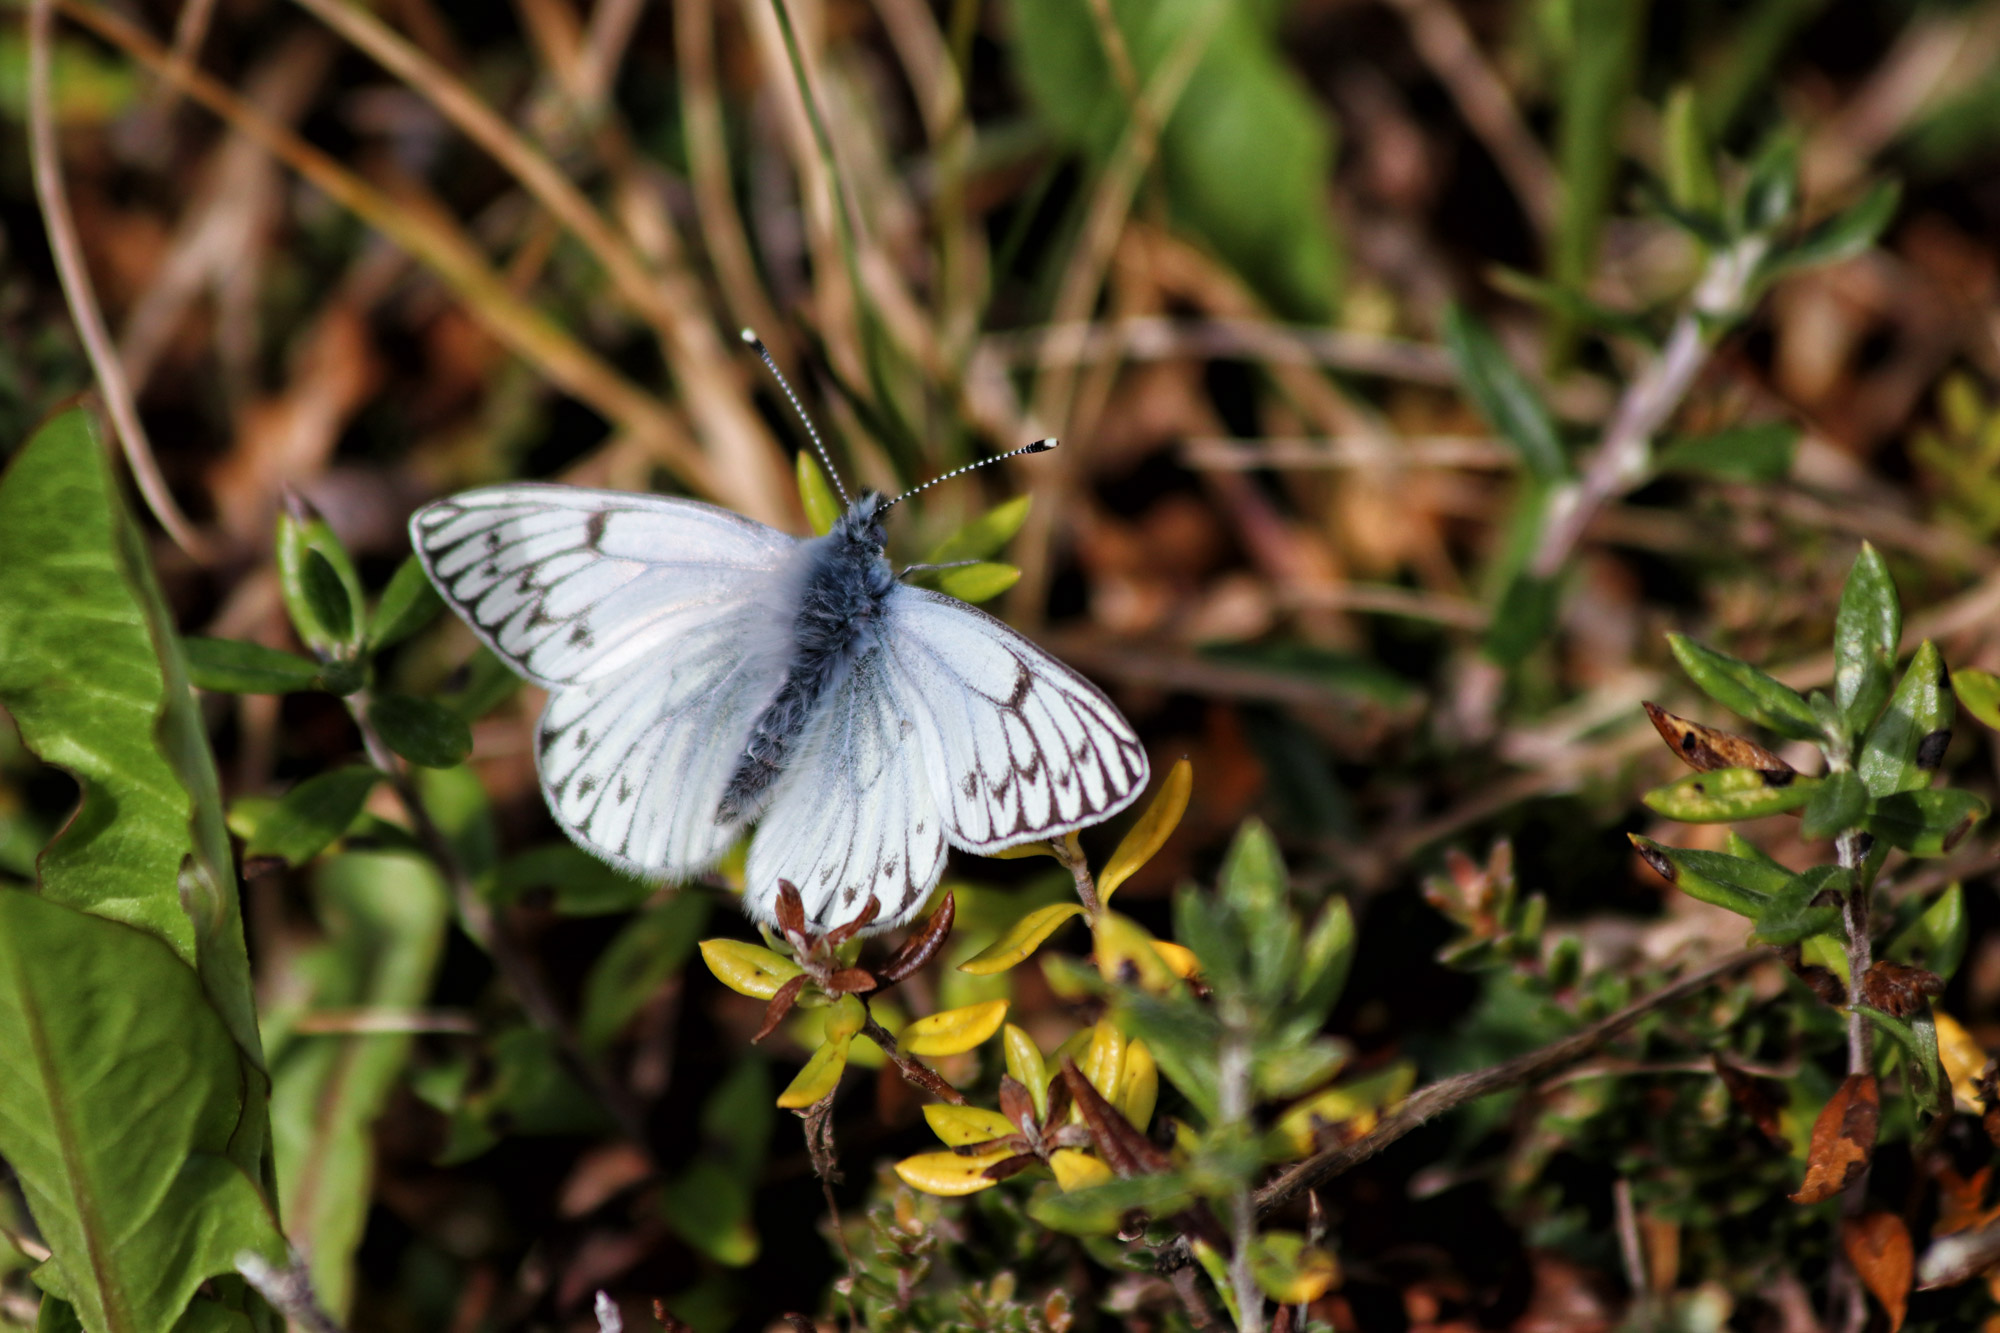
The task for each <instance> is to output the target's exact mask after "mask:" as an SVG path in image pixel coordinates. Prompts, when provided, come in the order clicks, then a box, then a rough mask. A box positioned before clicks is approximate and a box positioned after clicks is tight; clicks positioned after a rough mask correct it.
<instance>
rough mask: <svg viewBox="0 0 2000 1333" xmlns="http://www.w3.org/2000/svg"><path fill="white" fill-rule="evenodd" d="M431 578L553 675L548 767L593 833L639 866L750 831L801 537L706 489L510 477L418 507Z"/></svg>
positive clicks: (461, 608) (669, 867) (559, 795)
mask: <svg viewBox="0 0 2000 1333" xmlns="http://www.w3.org/2000/svg"><path fill="white" fill-rule="evenodd" d="M410 526H411V535H412V538H413V540H414V542H415V544H416V548H417V551H418V553H419V555H420V556H421V558H422V559H423V561H424V564H425V567H426V569H427V570H428V571H429V572H430V575H431V578H432V581H433V582H434V583H435V584H436V585H437V586H438V588H439V589H440V590H441V591H442V592H443V593H444V595H445V596H446V598H447V599H448V600H449V601H450V602H451V603H452V605H453V607H454V608H455V609H456V610H457V611H458V612H459V614H460V615H461V616H463V617H464V618H465V620H466V621H467V623H469V624H470V625H471V626H472V628H473V629H474V631H475V632H477V633H478V635H479V637H480V638H481V639H483V640H484V641H485V642H486V643H487V645H488V646H489V647H491V648H492V649H493V650H494V651H495V652H496V653H498V654H500V656H501V657H503V658H505V659H506V660H507V661H508V663H509V664H510V665H511V666H513V667H514V668H515V669H516V670H518V671H520V672H521V673H522V674H523V675H526V676H527V677H528V678H529V679H531V680H533V681H535V682H536V683H537V684H540V685H543V686H545V687H546V688H547V689H548V690H549V702H548V707H547V709H546V710H545V711H544V713H543V715H542V721H541V726H540V728H539V731H538V733H537V750H538V753H537V758H538V760H539V763H538V765H537V767H538V768H539V770H540V773H541V778H542V788H543V792H544V794H545V795H546V796H547V798H548V802H549V808H550V810H551V811H553V812H554V814H555V816H556V819H557V822H559V823H560V824H561V825H562V826H563V828H564V830H565V831H566V832H568V833H569V834H570V836H571V837H573V838H575V839H576V840H577V841H578V842H580V843H581V844H583V845H584V846H585V847H587V848H589V849H590V850H591V851H593V852H596V853H597V854H598V855H600V856H602V857H604V858H605V859H606V860H609V861H611V862H612V863H613V864H615V865H618V866H619V867H620V868H622V869H625V870H627V871H629V872H631V873H633V874H637V875H641V876H644V877H647V878H655V879H657V878H670V879H671V878H681V877H684V876H686V875H688V874H691V873H694V872H697V871H700V870H703V869H706V868H707V867H708V866H710V865H713V864H714V863H715V861H716V860H717V859H718V858H720V857H721V855H722V854H723V852H725V851H726V850H727V849H728V847H729V844H730V843H731V842H733V841H734V840H735V838H736V837H737V835H738V834H739V833H740V832H741V829H742V821H741V820H737V821H728V822H725V821H720V820H718V819H717V818H716V810H717V808H718V806H719V804H720V801H721V796H722V791H723V788H724V786H725V785H726V784H727V782H728V779H729V773H730V770H731V767H732V766H733V764H734V762H735V756H736V753H737V752H738V751H739V750H740V748H741V744H742V740H743V738H744V737H745V736H746V735H747V734H748V731H749V728H750V724H751V721H752V720H753V719H754V718H755V717H756V715H757V713H758V711H759V710H760V709H762V708H763V707H764V705H765V704H766V703H768V702H769V700H770V698H771V695H772V694H773V693H774V692H775V691H776V688H777V683H778V679H779V676H780V675H781V673H782V671H783V666H784V660H783V657H782V655H775V656H774V655H773V653H772V651H771V644H772V642H773V630H772V621H773V617H774V616H775V615H776V614H777V613H776V612H775V611H774V610H773V607H772V602H773V599H774V597H775V596H776V594H775V591H774V586H773V585H774V583H775V581H776V579H777V571H778V569H779V568H780V566H781V565H782V563H783V561H784V560H785V558H786V557H787V556H788V555H789V554H791V552H792V551H793V549H794V548H795V546H796V543H795V541H794V539H793V538H790V537H787V536H785V535H784V534H783V533H779V532H776V531H774V530H772V529H769V528H766V527H763V526H762V525H761V524H757V523H753V522H751V521H750V520H748V519H745V518H742V517H739V516H738V515H735V514H732V513H730V512H729V511H727V510H723V509H717V508H714V507H713V506H710V505H704V504H699V503H696V502H694V501H687V500H676V499H668V498H664V497H657V496H643V495H628V494H624V493H619V492H608V491H588V490H580V489H578V488H575V487H568V486H534V485H522V486H501V487H494V488H491V489H488V490H480V491H472V492H469V493H467V494H464V495H459V496H454V497H452V498H451V499H448V500H441V501H439V502H437V503H436V504H433V505H431V506H429V507H427V508H425V509H423V510H420V511H419V512H418V513H417V515H416V517H415V518H414V519H412V520H411V525H410Z"/></svg>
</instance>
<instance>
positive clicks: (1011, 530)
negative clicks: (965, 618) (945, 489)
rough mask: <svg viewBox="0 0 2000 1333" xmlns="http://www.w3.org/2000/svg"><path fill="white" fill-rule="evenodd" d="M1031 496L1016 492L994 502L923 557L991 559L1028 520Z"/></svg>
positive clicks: (932, 561) (930, 561)
mask: <svg viewBox="0 0 2000 1333" xmlns="http://www.w3.org/2000/svg"><path fill="white" fill-rule="evenodd" d="M1031 499H1032V497H1031V496H1026V495H1017V496H1015V497H1014V498H1013V499H1011V500H1009V501H1007V502H1006V503H1004V504H998V505H995V506H994V507H993V508H991V509H989V510H987V511H986V512H985V513H983V514H981V515H980V516H979V517H978V518H975V519H973V520H972V521H971V522H970V523H968V524H966V525H965V526H964V527H962V528H960V529H959V530H958V531H957V532H954V533H952V534H951V536H949V537H946V538H945V539H944V540H943V541H941V542H939V543H938V544H937V545H936V546H933V547H932V548H931V553H930V554H929V555H927V556H925V557H924V563H925V564H927V565H948V564H951V563H952V562H953V561H956V560H990V559H992V558H993V557H994V556H996V555H998V554H1000V552H1001V551H1002V550H1004V549H1005V548H1006V546H1007V543H1008V542H1010V541H1013V540H1014V534H1015V533H1017V532H1019V531H1020V530H1021V525H1022V524H1023V523H1026V522H1027V521H1028V506H1029V503H1030V501H1031ZM953 595H954V596H956V595H957V594H953ZM967 600H970V599H969V598H968V599H967Z"/></svg>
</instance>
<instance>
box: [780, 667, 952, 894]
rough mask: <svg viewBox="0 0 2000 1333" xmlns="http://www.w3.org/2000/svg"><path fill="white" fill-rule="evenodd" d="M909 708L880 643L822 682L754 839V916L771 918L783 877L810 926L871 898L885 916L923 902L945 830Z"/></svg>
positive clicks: (939, 862) (938, 869)
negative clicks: (835, 679) (820, 695)
mask: <svg viewBox="0 0 2000 1333" xmlns="http://www.w3.org/2000/svg"><path fill="white" fill-rule="evenodd" d="M908 707H909V701H908V700H907V699H906V698H904V697H902V695H901V693H900V692H899V689H898V684H897V681H896V679H895V677H894V674H893V672H892V671H891V670H890V668H889V663H888V658H887V654H886V653H885V652H884V650H883V648H882V647H881V646H880V645H879V643H878V644H877V645H875V646H872V647H870V648H868V649H866V650H864V651H863V652H862V653H861V654H860V655H859V656H858V657H857V658H856V660H855V661H854V662H853V663H852V664H851V665H850V666H849V668H848V670H847V671H846V673H845V674H844V675H843V676H842V677H841V679H840V681H839V683H837V684H836V685H835V686H833V688H832V689H831V690H829V691H828V693H827V695H826V696H825V698H824V699H823V701H822V702H821V704H820V707H819V708H818V709H817V710H816V712H815V713H814V716H813V719H812V721H811V722H810V723H809V724H808V726H807V728H806V731H805V733H804V735H803V736H801V738H800V742H799V746H798V749H797V751H796V757H795V759H794V761H793V762H792V763H791V764H790V765H789V766H788V767H787V769H786V771H785V773H784V775H783V776H782V777H780V778H779V779H778V782H777V785H776V786H775V787H774V788H773V790H772V794H771V799H770V803H769V805H768V806H767V808H766V809H765V810H764V813H763V815H762V818H761V820H760V821H759V823H758V826H757V834H756V837H755V838H754V839H753V840H752V841H751V843H750V860H749V864H748V867H747V872H746V873H747V886H746V890H745V905H746V906H747V907H748V908H749V909H750V912H751V914H752V915H753V916H756V917H758V918H760V919H762V920H772V919H774V917H775V915H776V907H775V905H776V903H777V897H778V881H779V880H780V879H787V880H790V881H791V882H792V883H793V884H795V885H797V886H798V889H799V893H800V896H801V897H802V898H803V899H804V902H805V908H806V919H807V921H808V922H809V923H811V925H812V928H813V929H814V930H820V931H824V930H830V929H832V928H833V927H835V926H838V925H842V924H844V923H846V922H848V921H851V920H853V919H854V918H855V917H857V916H859V915H860V914H861V913H862V911H863V910H864V909H865V908H866V907H867V904H868V900H869V899H870V898H874V899H876V900H877V901H878V902H879V903H880V904H881V908H880V912H881V915H880V917H879V920H880V922H882V923H884V924H887V923H891V922H897V921H905V920H908V919H909V918H910V917H911V916H912V915H913V914H915V913H916V911H917V910H918V909H919V908H921V907H922V906H923V902H924V899H925V898H927V897H929V896H930V891H931V889H932V888H933V887H934V886H935V885H936V884H937V881H938V876H939V875H940V874H942V873H943V871H944V858H945V840H946V831H945V828H944V827H943V825H944V822H945V821H944V818H943V815H942V812H941V810H940V808H939V802H938V799H937V797H936V795H935V794H934V792H933V789H932V787H931V782H930V775H929V771H928V768H929V765H928V764H927V762H926V760H925V755H924V746H923V743H922V739H921V737H919V736H918V735H917V733H916V727H915V725H914V724H913V723H912V722H911V721H910V719H909V717H908V715H907V714H908Z"/></svg>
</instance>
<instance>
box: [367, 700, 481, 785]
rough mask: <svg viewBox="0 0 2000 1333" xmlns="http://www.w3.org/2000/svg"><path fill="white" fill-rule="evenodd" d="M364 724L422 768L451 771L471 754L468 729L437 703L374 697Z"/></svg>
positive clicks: (470, 737)
mask: <svg viewBox="0 0 2000 1333" xmlns="http://www.w3.org/2000/svg"><path fill="white" fill-rule="evenodd" d="M368 721H369V723H370V724H371V725H372V726H373V727H374V728H375V730H376V732H377V733H379V734H380V735H381V737H382V741H383V743H384V744H386V745H387V746H388V747H389V748H390V749H392V750H394V751H395V752H396V753H397V754H399V755H401V756H403V758H405V759H407V760H409V761H410V762H411V763H413V764H420V765H422V766H423V767H425V768H451V767H452V766H454V765H456V764H459V763H462V762H464V759H465V756H467V755H469V754H471V753H472V728H471V727H469V726H467V725H466V724H465V719H464V718H462V717H460V716H459V715H458V714H456V713H454V712H452V711H451V710H450V709H448V708H445V707H443V706H442V705H440V704H434V703H432V702H431V701H430V700H428V699H418V698H414V697H412V696H410V695H407V694H383V695H378V696H376V697H375V699H374V700H372V701H371V702H370V703H369V705H368Z"/></svg>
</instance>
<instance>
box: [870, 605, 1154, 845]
mask: <svg viewBox="0 0 2000 1333" xmlns="http://www.w3.org/2000/svg"><path fill="white" fill-rule="evenodd" d="M883 641H884V644H885V647H886V649H887V651H888V652H889V653H890V655H891V658H892V661H893V671H892V675H893V678H894V680H895V687H894V688H895V695H896V698H897V699H898V701H899V703H900V704H901V706H902V707H903V708H904V710H905V716H906V717H907V718H908V720H909V721H911V722H912V723H913V724H914V725H915V726H916V728H917V730H918V733H919V735H920V736H921V737H922V739H923V740H924V743H925V744H924V748H925V761H926V766H927V768H928V769H929V773H930V780H931V785H932V787H933V788H934V789H935V790H936V791H937V792H938V793H939V799H940V801H941V802H942V804H943V807H944V812H945V822H946V832H947V836H948V837H949V838H950V840H951V842H952V844H953V845H954V846H958V847H963V848H965V849H966V850H967V851H972V852H993V851H998V850H1000V849H1002V848H1005V847H1012V846H1017V845H1019V844H1021V843H1024V842H1033V841H1035V840H1037V839H1041V838H1047V837H1051V836H1055V835H1058V834H1062V833H1066V832H1068V831H1069V830H1071V829H1075V828H1082V827H1084V826H1085V825H1088V824H1095V823H1097V822H1099V821H1100V820H1103V819H1106V818H1108V817H1110V816H1111V815H1113V814H1116V813H1117V812H1118V811H1120V810H1122V809H1124V808H1125V807H1126V806H1127V805H1130V804H1131V803H1132V801H1133V800H1134V799H1135V798H1136V797H1137V796H1138V795H1139V793H1140V792H1141V791H1143V790H1144V789H1145V786H1146V780H1147V775H1148V771H1149V770H1148V767H1147V761H1146V751H1145V748H1144V747H1143V746H1142V745H1141V744H1140V743H1139V738H1138V736H1137V735H1136V734H1134V732H1133V731H1132V728H1131V725H1130V724H1129V723H1127V722H1126V721H1125V719H1124V717H1123V716H1122V715H1121V714H1120V713H1119V712H1118V709H1117V708H1116V707H1115V706H1114V705H1113V704H1112V703H1111V701H1110V700H1109V699H1107V698H1105V697H1104V695H1103V693H1102V692H1101V691H1099V690H1098V688H1097V687H1096V686H1095V685H1092V684H1091V683H1090V682H1089V681H1087V680H1085V679H1084V678H1083V677H1082V676H1080V675H1078V674H1077V673H1076V672H1074V671H1072V670H1070V669H1069V668H1068V667H1067V666H1064V665H1063V664H1062V663H1061V662H1058V661H1057V660H1056V659H1055V658H1053V657H1051V656H1049V654H1047V653H1046V652H1044V651H1042V649H1040V648H1038V647H1037V646H1035V645H1034V644H1033V643H1030V642H1029V641H1028V640H1027V639H1026V638H1024V637H1022V636H1021V635H1020V634H1018V633H1016V632H1015V631H1014V630H1012V629H1009V628H1008V627H1007V626H1006V625H1004V624H1002V623H1001V622H1000V621H998V620H995V619H994V618H993V617H992V616H989V615H987V614H986V613H985V612H983V611H981V610H979V609H978V608H976V607H973V606H968V605H967V604H966V603H964V602H961V601H959V600H958V599H956V598H953V597H947V596H945V595H944V594H942V593H937V592H931V591H929V590H928V589H924V588H911V587H907V586H899V587H898V588H897V590H896V592H895V593H894V594H893V595H892V596H891V598H890V602H889V616H888V623H887V625H886V626H885V629H884V633H883Z"/></svg>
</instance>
